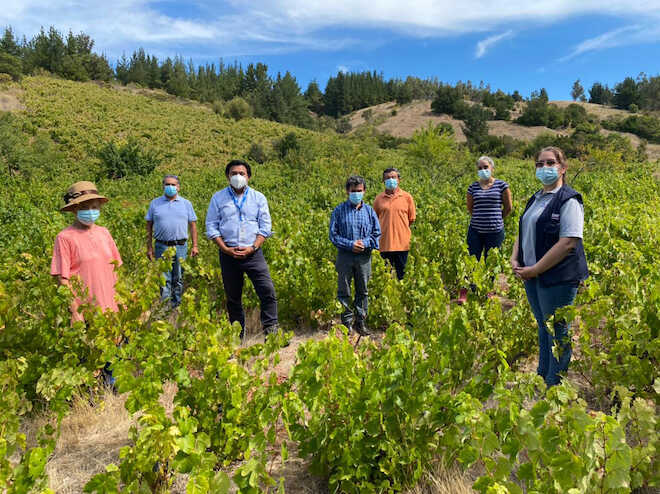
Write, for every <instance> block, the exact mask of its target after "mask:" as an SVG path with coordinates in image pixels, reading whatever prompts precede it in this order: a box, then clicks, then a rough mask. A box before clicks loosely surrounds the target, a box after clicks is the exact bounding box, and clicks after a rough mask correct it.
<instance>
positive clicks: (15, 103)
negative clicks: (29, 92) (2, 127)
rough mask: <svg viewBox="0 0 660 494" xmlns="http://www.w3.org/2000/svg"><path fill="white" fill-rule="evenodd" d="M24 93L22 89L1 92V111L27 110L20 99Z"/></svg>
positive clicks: (9, 89) (8, 89)
mask: <svg viewBox="0 0 660 494" xmlns="http://www.w3.org/2000/svg"><path fill="white" fill-rule="evenodd" d="M0 89H2V88H0ZM22 92H23V91H21V90H20V89H18V88H13V87H12V88H7V89H2V90H0V111H9V112H11V111H22V110H25V106H23V104H22V103H21V101H20V99H19V98H20V96H21V94H22Z"/></svg>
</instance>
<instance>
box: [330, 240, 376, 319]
mask: <svg viewBox="0 0 660 494" xmlns="http://www.w3.org/2000/svg"><path fill="white" fill-rule="evenodd" d="M335 268H336V269H337V298H338V299H339V302H340V303H341V305H342V307H343V308H344V310H343V312H342V313H341V323H342V324H343V325H344V326H346V327H347V328H348V329H349V330H350V329H351V324H352V323H353V310H352V309H351V305H352V304H351V281H354V282H355V301H354V303H355V322H357V323H363V322H364V320H365V319H366V318H367V309H368V306H369V299H368V296H369V291H368V290H367V283H368V282H369V278H371V251H369V252H363V253H361V254H355V253H353V252H348V251H345V250H339V251H338V253H337V261H336V262H335Z"/></svg>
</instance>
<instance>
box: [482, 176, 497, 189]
mask: <svg viewBox="0 0 660 494" xmlns="http://www.w3.org/2000/svg"><path fill="white" fill-rule="evenodd" d="M493 182H495V178H494V177H489V178H487V179H486V180H484V179H483V178H480V179H479V183H480V184H481V186H482V187H485V186H486V185H491V184H492V183H493Z"/></svg>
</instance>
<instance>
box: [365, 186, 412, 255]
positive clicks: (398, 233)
mask: <svg viewBox="0 0 660 494" xmlns="http://www.w3.org/2000/svg"><path fill="white" fill-rule="evenodd" d="M374 211H376V214H377V215H378V221H379V222H380V229H381V230H382V235H381V237H380V251H381V252H397V251H406V250H410V225H411V223H412V222H413V221H415V201H414V200H413V198H412V196H411V195H410V194H408V192H406V191H405V190H401V189H400V188H397V189H396V191H395V192H394V194H392V195H389V194H386V193H385V192H381V193H380V194H378V195H377V196H376V199H375V200H374Z"/></svg>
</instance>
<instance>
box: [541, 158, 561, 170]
mask: <svg viewBox="0 0 660 494" xmlns="http://www.w3.org/2000/svg"><path fill="white" fill-rule="evenodd" d="M557 163H559V161H557V160H553V159H549V160H538V161H537V162H536V168H541V167H542V166H544V165H550V166H552V165H556V164H557Z"/></svg>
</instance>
